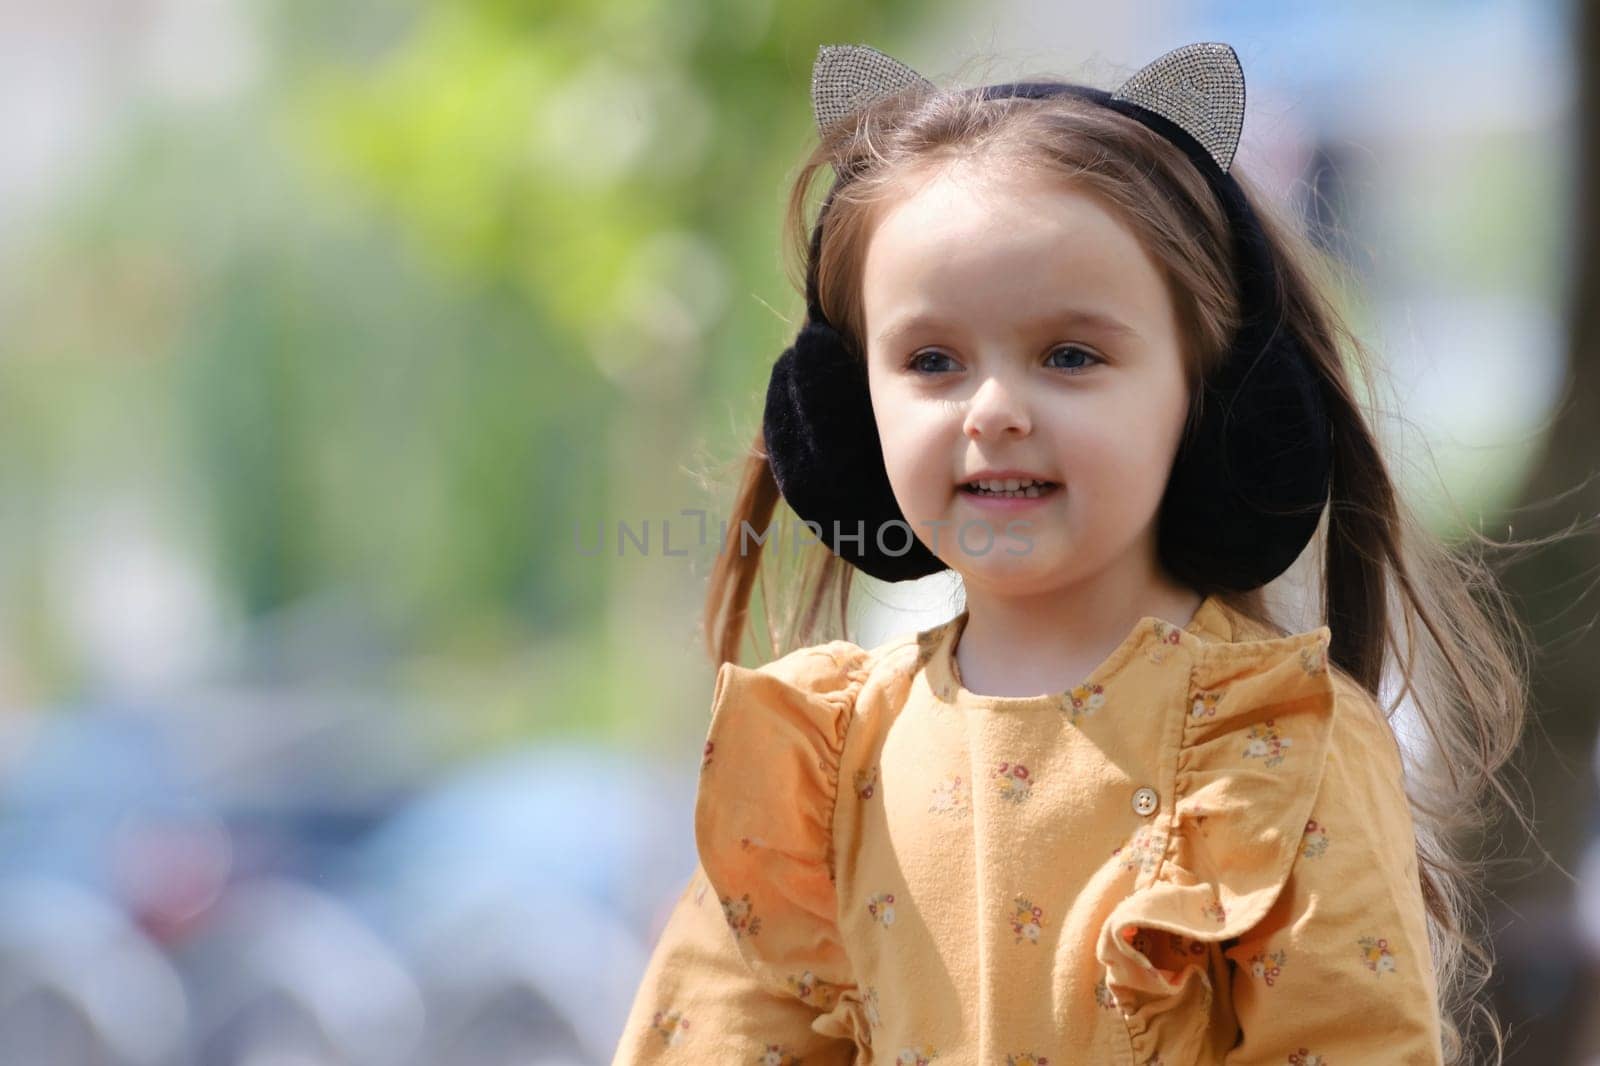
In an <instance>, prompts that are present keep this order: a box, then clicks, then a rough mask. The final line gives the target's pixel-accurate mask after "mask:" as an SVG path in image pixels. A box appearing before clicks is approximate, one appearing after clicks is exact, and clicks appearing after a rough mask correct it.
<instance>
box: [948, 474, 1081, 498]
mask: <svg viewBox="0 0 1600 1066" xmlns="http://www.w3.org/2000/svg"><path fill="white" fill-rule="evenodd" d="M1060 487H1061V485H1060V483H1059V482H1055V481H1039V480H1037V479H1033V478H1009V479H1007V480H1004V481H989V480H983V481H969V482H967V483H966V484H965V485H962V486H961V491H962V492H965V493H967V494H968V495H969V496H987V497H993V498H995V499H1019V500H1027V499H1034V498H1036V497H1039V496H1044V495H1046V494H1048V493H1051V492H1054V491H1055V490H1056V489H1059V488H1060Z"/></svg>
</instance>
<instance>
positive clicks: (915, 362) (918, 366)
mask: <svg viewBox="0 0 1600 1066" xmlns="http://www.w3.org/2000/svg"><path fill="white" fill-rule="evenodd" d="M929 357H933V358H936V359H946V360H948V359H949V358H950V357H949V356H948V355H946V354H944V353H943V352H941V351H939V350H937V349H934V348H926V349H924V350H922V351H920V352H916V353H914V354H913V355H912V356H911V358H910V359H907V360H906V369H907V370H915V371H922V372H925V373H938V371H936V370H932V369H930V368H929V367H928V366H927V365H926V364H924V363H923V362H922V360H924V359H926V358H929Z"/></svg>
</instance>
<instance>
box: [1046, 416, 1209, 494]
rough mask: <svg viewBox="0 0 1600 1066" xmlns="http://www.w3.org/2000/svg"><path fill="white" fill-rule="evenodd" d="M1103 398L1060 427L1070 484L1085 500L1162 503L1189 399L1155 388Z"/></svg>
mask: <svg viewBox="0 0 1600 1066" xmlns="http://www.w3.org/2000/svg"><path fill="white" fill-rule="evenodd" d="M1099 400H1100V402H1097V403H1095V404H1093V405H1090V406H1088V407H1084V408H1079V409H1077V410H1075V411H1074V412H1073V415H1072V417H1071V418H1069V419H1063V421H1062V422H1061V423H1059V424H1060V425H1061V426H1062V429H1061V433H1060V435H1059V441H1060V445H1059V447H1060V452H1061V464H1062V469H1063V470H1064V471H1066V475H1067V478H1068V479H1069V484H1076V485H1077V486H1078V488H1079V489H1080V490H1081V496H1093V497H1095V499H1096V501H1097V502H1109V503H1112V504H1115V505H1118V506H1121V505H1128V506H1143V505H1145V504H1147V503H1148V502H1149V500H1150V499H1151V498H1157V499H1158V498H1159V497H1160V496H1161V494H1162V493H1163V492H1165V491H1166V484H1167V478H1168V476H1169V475H1170V473H1171V471H1172V459H1173V456H1174V455H1175V454H1176V451H1177V445H1178V438H1179V436H1180V434H1181V433H1182V430H1183V422H1184V418H1185V416H1186V415H1187V413H1188V410H1187V406H1186V404H1187V402H1188V398H1187V396H1186V395H1185V394H1183V393H1182V391H1181V390H1180V389H1177V388H1174V387H1152V388H1147V389H1129V390H1127V391H1126V392H1125V393H1123V394H1121V395H1118V396H1114V397H1113V396H1104V397H1100V398H1099ZM1152 400H1154V401H1156V402H1152Z"/></svg>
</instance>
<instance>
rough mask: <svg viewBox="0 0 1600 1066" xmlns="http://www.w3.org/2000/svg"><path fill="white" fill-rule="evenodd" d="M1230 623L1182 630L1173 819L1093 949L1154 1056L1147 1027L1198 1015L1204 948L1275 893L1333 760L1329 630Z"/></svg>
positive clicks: (1250, 922) (1206, 1000)
mask: <svg viewBox="0 0 1600 1066" xmlns="http://www.w3.org/2000/svg"><path fill="white" fill-rule="evenodd" d="M1235 626H1236V630H1235V632H1234V634H1233V636H1234V637H1235V638H1237V637H1239V636H1241V635H1243V636H1245V637H1246V639H1243V640H1239V639H1233V640H1228V639H1223V640H1218V641H1214V642H1212V641H1206V640H1202V639H1200V638H1199V637H1196V636H1194V635H1193V634H1189V633H1184V634H1182V636H1181V641H1182V646H1183V647H1184V648H1186V649H1187V650H1188V653H1189V656H1190V671H1189V685H1188V691H1187V694H1186V706H1187V711H1186V713H1185V715H1184V727H1183V733H1182V739H1181V741H1180V744H1179V749H1178V759H1177V771H1176V776H1175V779H1174V786H1173V795H1174V801H1173V804H1172V806H1171V809H1170V815H1169V816H1168V817H1167V819H1166V821H1165V823H1164V824H1153V825H1152V830H1151V831H1152V832H1153V833H1155V834H1156V835H1157V839H1156V840H1154V841H1152V844H1153V846H1154V847H1155V848H1156V850H1157V851H1158V852H1159V853H1160V856H1161V858H1160V861H1159V862H1157V863H1154V864H1152V865H1151V866H1150V867H1149V868H1148V869H1141V871H1140V873H1139V879H1138V881H1137V882H1136V883H1135V887H1134V890H1133V891H1132V892H1131V893H1130V894H1129V895H1128V896H1127V897H1125V898H1124V899H1123V900H1122V901H1121V902H1120V903H1118V904H1117V906H1116V907H1115V908H1114V909H1113V910H1112V912H1111V914H1110V915H1109V917H1108V918H1107V919H1106V921H1105V922H1104V923H1103V925H1102V926H1101V930H1100V936H1099V939H1098V942H1097V944H1096V949H1095V951H1096V956H1097V958H1098V960H1099V962H1100V963H1101V964H1102V965H1103V966H1104V968H1105V981H1106V985H1107V988H1108V990H1109V991H1110V992H1111V994H1112V996H1113V998H1114V999H1115V1001H1116V1004H1117V1006H1118V1008H1119V1009H1120V1011H1121V1013H1122V1015H1123V1018H1124V1020H1125V1021H1126V1022H1127V1024H1128V1030H1129V1034H1130V1036H1131V1037H1132V1039H1133V1043H1134V1045H1135V1049H1136V1050H1138V1049H1140V1048H1141V1047H1142V1048H1143V1050H1144V1051H1146V1052H1150V1051H1152V1050H1153V1048H1154V1046H1155V1040H1154V1034H1153V1032H1152V1030H1153V1029H1155V1028H1156V1027H1157V1024H1158V1020H1159V1018H1160V1017H1161V1016H1162V1015H1163V1014H1166V1013H1168V1012H1174V1014H1175V1016H1181V1017H1183V1018H1187V1019H1192V1020H1193V1021H1194V1022H1196V1023H1199V1024H1203V1023H1204V1019H1205V1017H1206V1010H1207V1009H1208V1008H1209V1005H1210V1000H1211V994H1212V989H1211V977H1210V975H1209V973H1208V972H1207V965H1206V962H1207V953H1206V952H1205V949H1204V947H1203V944H1204V943H1205V942H1214V941H1224V940H1229V939H1231V938H1234V937H1237V936H1238V935H1240V934H1241V933H1243V932H1244V931H1245V930H1247V929H1250V928H1251V927H1252V926H1254V925H1256V924H1257V923H1258V922H1260V921H1261V919H1262V918H1263V917H1264V916H1265V915H1266V913H1267V911H1268V910H1269V909H1270V908H1271V907H1272V905H1273V903H1274V902H1275V901H1276V900H1277V898H1278V895H1279V892H1280V890H1281V889H1282V888H1283V886H1284V884H1285V882H1286V881H1287V880H1288V877H1289V873H1290V870H1291V868H1292V867H1293V865H1294V862H1295V858H1296V856H1297V855H1298V853H1299V850H1300V845H1301V841H1302V838H1303V834H1304V831H1305V828H1306V822H1307V820H1308V818H1309V817H1310V813H1311V808H1312V802H1313V800H1314V799H1315V797H1316V794H1317V790H1318V787H1319V785H1320V783H1321V780H1322V775H1323V771H1324V767H1325V765H1326V761H1327V753H1328V743H1329V737H1330V735H1331V727H1332V723H1333V713H1334V706H1335V688H1334V682H1333V679H1332V676H1331V672H1330V669H1329V665H1328V645H1329V641H1330V636H1331V634H1330V630H1329V628H1328V627H1327V626H1326V625H1324V626H1319V627H1317V628H1316V629H1313V630H1310V631H1309V632H1305V633H1298V634H1294V635H1290V636H1282V637H1273V636H1262V635H1261V634H1262V633H1263V632H1264V631H1262V630H1260V629H1258V628H1255V627H1253V626H1249V625H1247V624H1244V623H1243V622H1242V620H1236V622H1235ZM1156 938H1160V940H1161V941H1162V943H1161V944H1160V946H1159V949H1158V946H1157V944H1156V943H1155V941H1156ZM1152 956H1155V957H1154V958H1152ZM1160 963H1166V964H1167V965H1165V966H1163V965H1160ZM1191 1000H1194V1001H1196V1002H1189V1001H1191ZM1165 1043H1166V1042H1164V1041H1163V1044H1164V1045H1165Z"/></svg>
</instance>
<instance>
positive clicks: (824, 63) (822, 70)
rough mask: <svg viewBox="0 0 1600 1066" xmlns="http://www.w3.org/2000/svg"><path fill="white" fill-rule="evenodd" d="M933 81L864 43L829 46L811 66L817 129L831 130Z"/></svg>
mask: <svg viewBox="0 0 1600 1066" xmlns="http://www.w3.org/2000/svg"><path fill="white" fill-rule="evenodd" d="M911 86H920V87H924V88H928V89H932V88H933V87H934V85H933V82H931V81H929V80H928V79H927V78H924V77H923V76H922V75H921V74H918V73H917V72H916V71H914V70H912V69H911V68H910V67H908V66H906V65H905V64H904V63H902V62H900V61H899V60H898V59H895V58H894V57H893V56H888V55H885V54H883V53H882V52H880V51H878V50H877V49H876V48H869V47H868V46H866V45H864V44H825V45H823V46H822V47H821V48H818V49H817V59H816V62H815V63H814V64H813V65H812V67H811V110H812V113H813V114H815V115H816V117H817V129H818V130H819V131H822V132H826V131H827V129H828V127H829V126H831V125H833V124H834V123H835V122H837V121H839V120H840V119H842V118H844V117H845V116H846V115H848V114H850V113H851V112H852V111H855V110H857V109H859V108H862V107H865V106H866V105H867V104H869V103H871V102H872V101H874V100H878V99H881V98H882V97H885V96H891V95H893V94H894V93H897V92H899V91H901V90H902V89H906V88H910V87H911Z"/></svg>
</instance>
